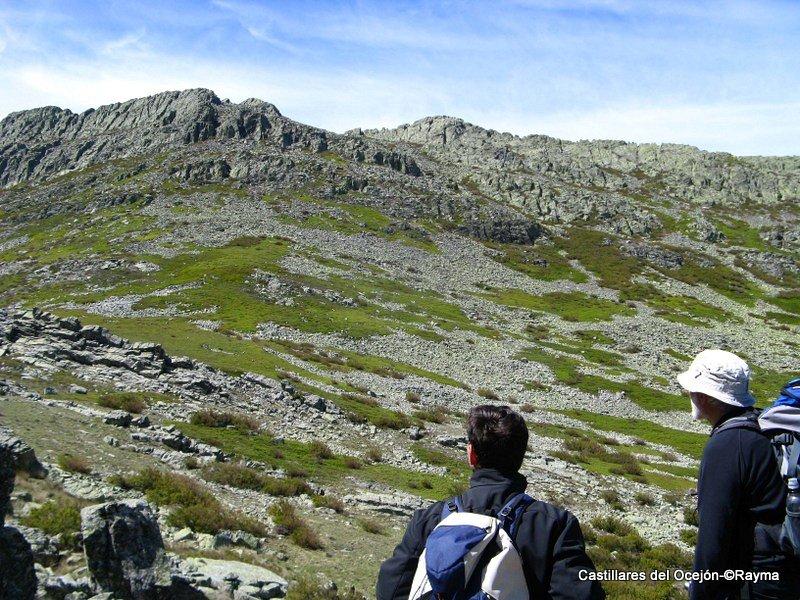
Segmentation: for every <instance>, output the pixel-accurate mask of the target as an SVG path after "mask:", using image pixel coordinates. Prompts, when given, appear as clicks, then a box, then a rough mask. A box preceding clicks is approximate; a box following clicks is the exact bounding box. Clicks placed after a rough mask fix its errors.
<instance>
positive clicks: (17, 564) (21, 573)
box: [0, 446, 36, 600]
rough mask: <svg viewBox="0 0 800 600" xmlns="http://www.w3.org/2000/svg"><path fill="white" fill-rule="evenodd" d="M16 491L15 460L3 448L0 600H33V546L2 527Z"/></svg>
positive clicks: (0, 463) (0, 453)
mask: <svg viewBox="0 0 800 600" xmlns="http://www.w3.org/2000/svg"><path fill="white" fill-rule="evenodd" d="M13 490H14V456H13V454H12V453H11V451H10V450H9V449H8V448H4V447H1V446H0V511H2V515H3V516H2V521H0V598H14V599H15V600H32V599H33V598H34V596H35V595H36V572H35V571H34V568H33V552H32V551H31V545H30V544H29V543H28V542H27V541H26V540H25V538H24V537H23V535H22V534H21V533H20V532H19V531H18V530H17V529H15V528H13V527H4V526H3V523H5V517H6V514H7V513H8V509H9V505H10V500H11V492H12V491H13Z"/></svg>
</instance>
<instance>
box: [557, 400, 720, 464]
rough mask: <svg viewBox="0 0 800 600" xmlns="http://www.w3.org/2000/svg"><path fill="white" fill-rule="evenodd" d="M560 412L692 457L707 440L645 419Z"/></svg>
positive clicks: (697, 454)
mask: <svg viewBox="0 0 800 600" xmlns="http://www.w3.org/2000/svg"><path fill="white" fill-rule="evenodd" d="M687 410H688V403H687ZM562 412H563V413H564V414H565V415H567V416H568V417H572V418H574V419H578V420H579V421H583V422H584V423H586V424H587V425H589V426H591V427H594V428H595V429H599V430H601V431H609V432H616V433H621V434H623V435H628V436H631V437H636V438H640V439H643V440H645V441H648V442H651V443H653V444H660V445H664V446H671V447H672V448H674V449H675V450H677V451H678V452H680V453H681V454H685V455H687V456H691V457H693V458H700V456H701V454H702V453H703V448H704V447H705V445H706V442H707V441H708V436H707V435H703V434H700V433H693V432H690V431H682V430H680V429H673V428H671V427H664V426H663V425H658V424H656V423H652V422H650V421H645V420H644V419H630V418H623V417H614V416H611V415H603V414H599V413H594V412H590V411H587V410H577V409H573V410H565V411H562Z"/></svg>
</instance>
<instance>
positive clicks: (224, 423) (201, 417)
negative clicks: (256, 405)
mask: <svg viewBox="0 0 800 600" xmlns="http://www.w3.org/2000/svg"><path fill="white" fill-rule="evenodd" d="M190 422H191V424H192V425H202V426H204V427H235V428H236V429H241V430H244V431H258V428H259V423H258V420H256V419H254V418H253V417H250V416H248V415H242V414H239V413H234V412H230V411H221V410H214V409H211V408H208V409H203V410H200V411H197V412H196V413H194V414H193V415H192V418H191V420H190Z"/></svg>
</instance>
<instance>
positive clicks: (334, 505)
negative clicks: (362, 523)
mask: <svg viewBox="0 0 800 600" xmlns="http://www.w3.org/2000/svg"><path fill="white" fill-rule="evenodd" d="M311 501H312V502H313V503H314V506H316V507H317V508H330V509H331V510H333V511H335V512H337V513H339V514H343V513H344V512H345V506H344V502H342V500H341V498H337V497H336V496H331V495H329V494H325V495H322V494H318V495H316V496H313V497H312V498H311Z"/></svg>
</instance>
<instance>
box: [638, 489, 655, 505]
mask: <svg viewBox="0 0 800 600" xmlns="http://www.w3.org/2000/svg"><path fill="white" fill-rule="evenodd" d="M633 499H634V500H636V503H637V504H641V505H642V506H654V505H655V503H656V499H655V497H654V496H653V495H652V494H648V493H647V492H636V495H635V496H634V497H633Z"/></svg>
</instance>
